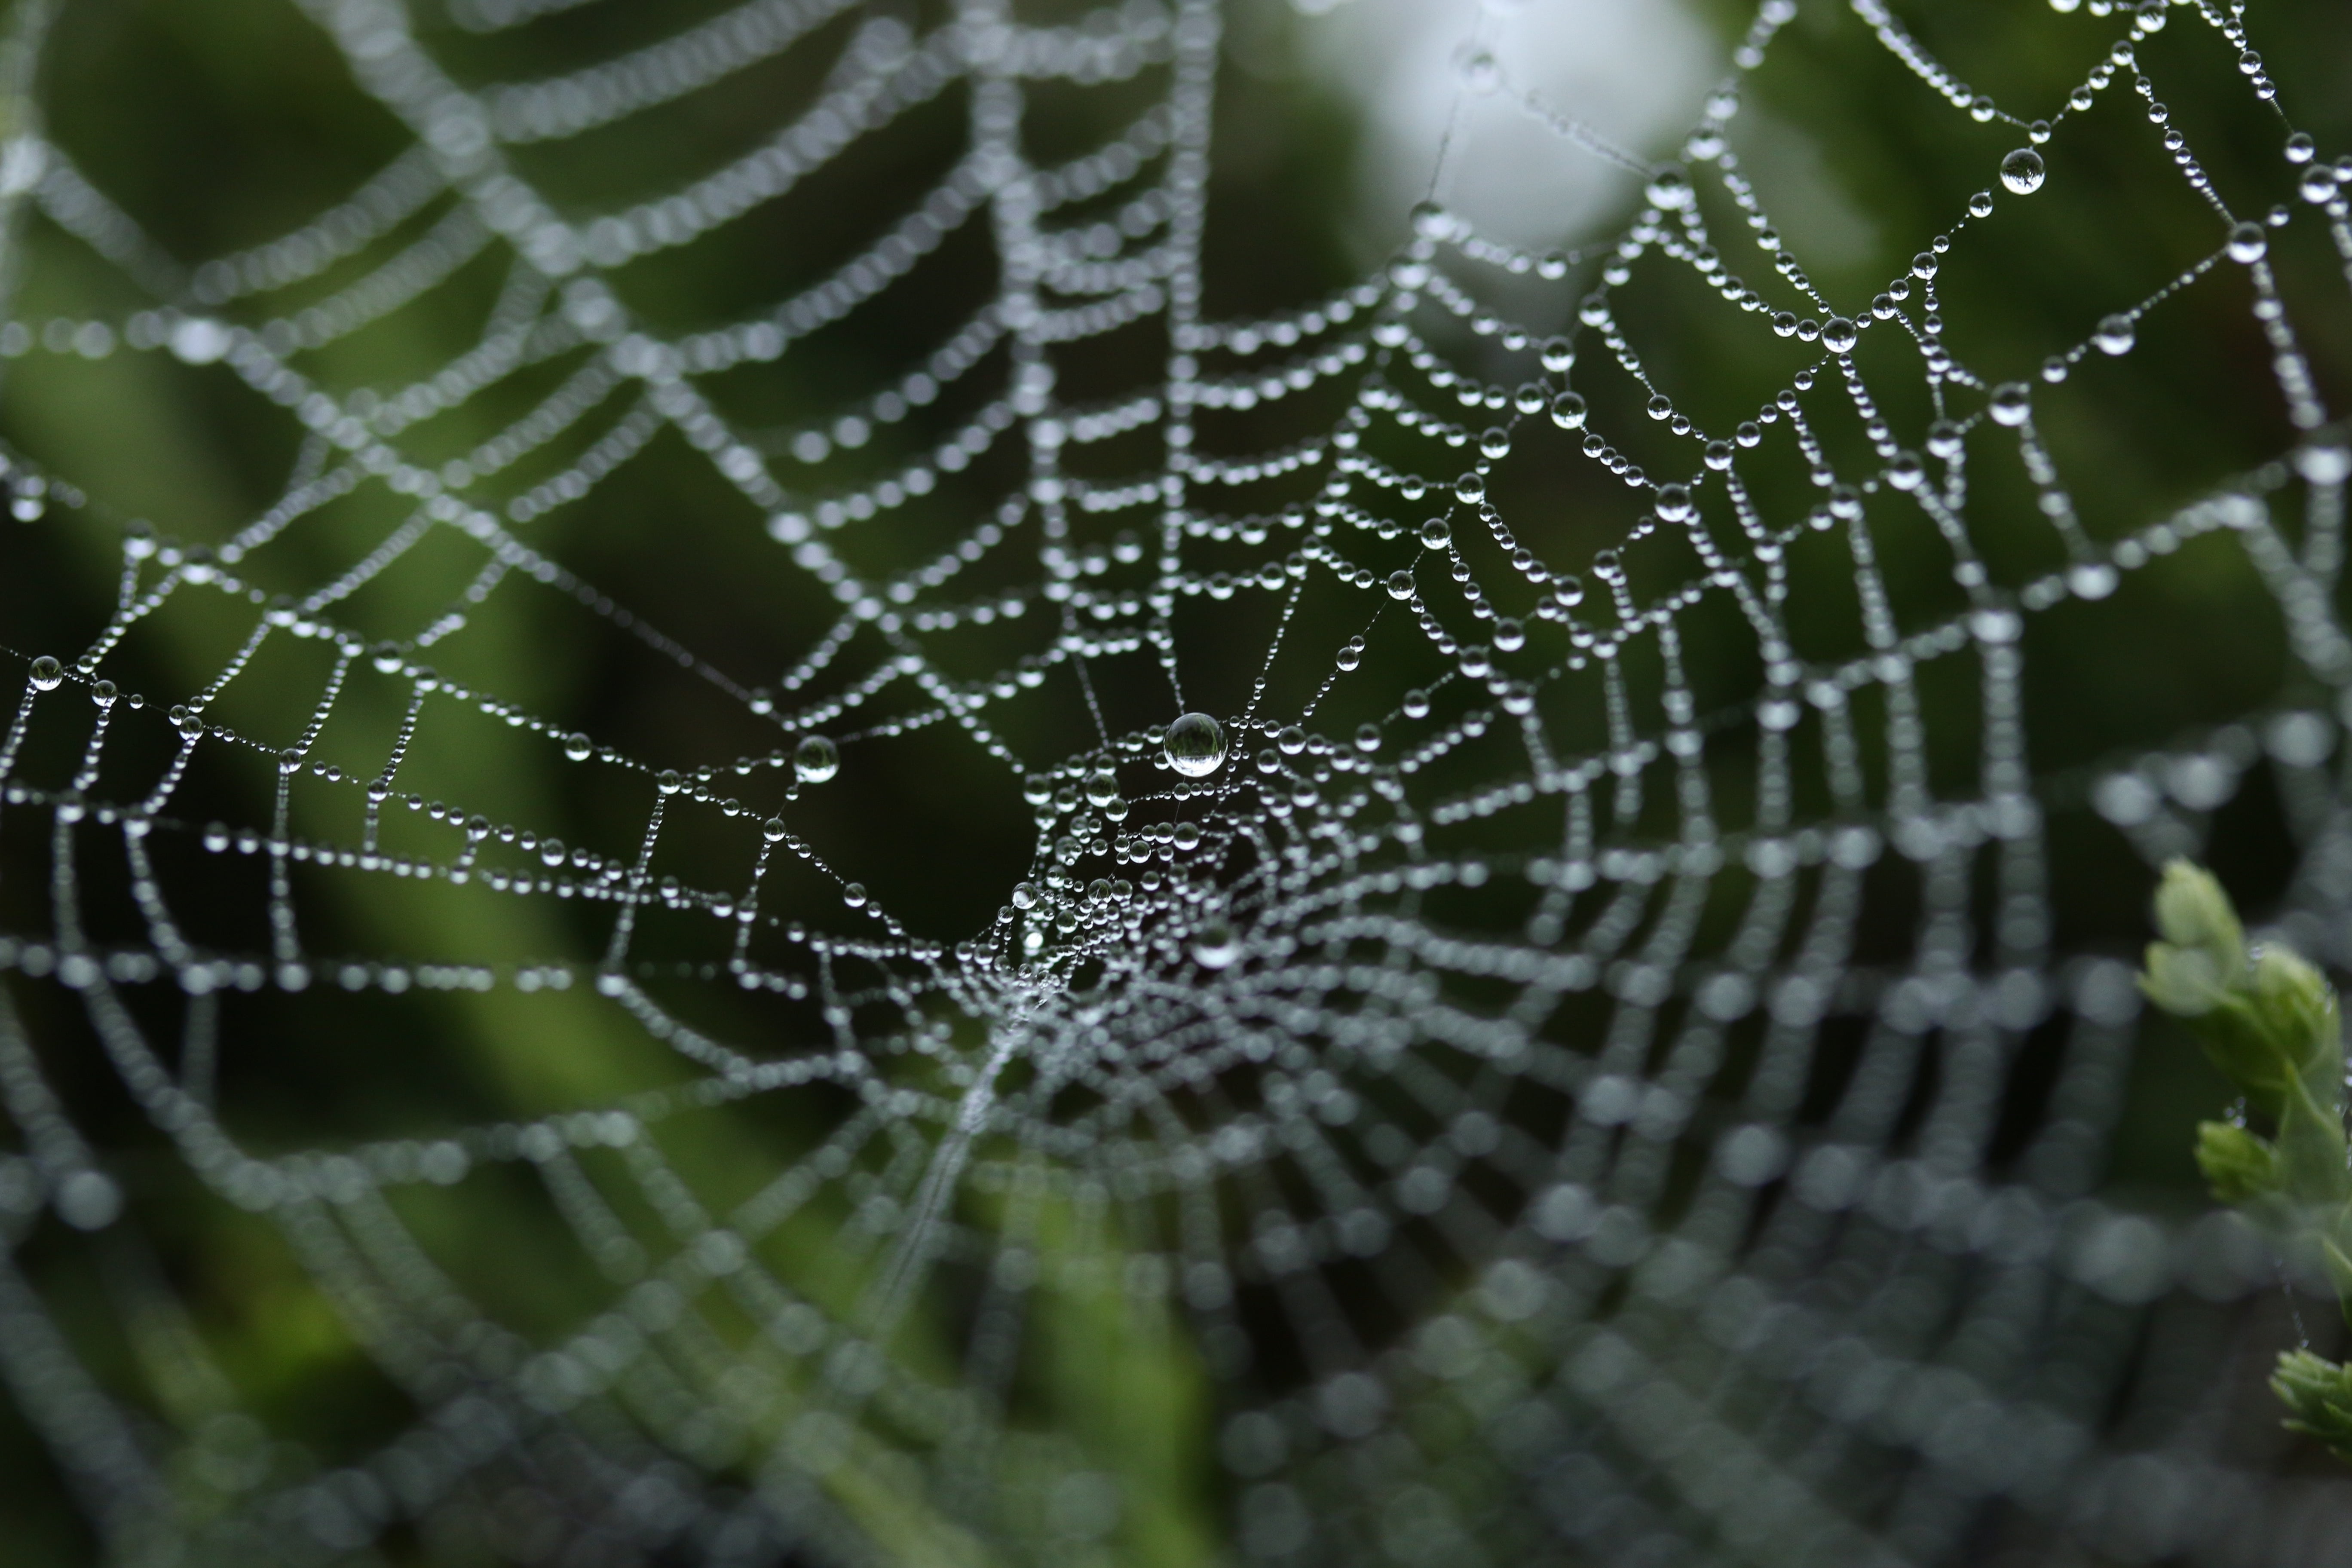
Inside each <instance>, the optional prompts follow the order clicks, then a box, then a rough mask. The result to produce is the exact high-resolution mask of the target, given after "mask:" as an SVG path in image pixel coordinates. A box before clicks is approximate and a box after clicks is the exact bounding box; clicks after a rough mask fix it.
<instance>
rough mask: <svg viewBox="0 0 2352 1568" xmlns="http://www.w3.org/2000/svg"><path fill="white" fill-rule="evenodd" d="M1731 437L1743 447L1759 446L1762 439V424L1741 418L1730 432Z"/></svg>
mask: <svg viewBox="0 0 2352 1568" xmlns="http://www.w3.org/2000/svg"><path fill="white" fill-rule="evenodd" d="M1731 438H1732V439H1733V440H1735V441H1737V442H1738V443H1739V444H1740V445H1741V446H1743V447H1756V446H1760V445H1762V443H1763V440H1764V426H1761V425H1759V424H1757V423H1756V421H1754V420H1753V419H1743V420H1741V421H1740V422H1739V428H1738V429H1737V430H1734V431H1733V432H1732V433H1731Z"/></svg>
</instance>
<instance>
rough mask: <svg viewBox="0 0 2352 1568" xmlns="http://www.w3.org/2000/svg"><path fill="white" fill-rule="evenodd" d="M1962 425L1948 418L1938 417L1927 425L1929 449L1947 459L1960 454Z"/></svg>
mask: <svg viewBox="0 0 2352 1568" xmlns="http://www.w3.org/2000/svg"><path fill="white" fill-rule="evenodd" d="M1960 445H1961V438H1960V427H1959V426H1957V425H1955V424H1953V423H1952V422H1951V421H1950V420H1948V419H1938V420H1937V421H1936V422H1935V423H1934V424H1933V425H1930V426H1927V450H1929V451H1930V452H1933V453H1935V454H1936V456H1937V457H1939V458H1946V459H1949V458H1957V457H1958V456H1959V455H1960Z"/></svg>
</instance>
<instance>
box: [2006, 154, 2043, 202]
mask: <svg viewBox="0 0 2352 1568" xmlns="http://www.w3.org/2000/svg"><path fill="white" fill-rule="evenodd" d="M2046 173H2047V172H2046V171H2045V170H2044V169H2043V167H2042V154H2041V153H2037V152H2035V151H2034V150H2033V149H2032V148H2031V147H2020V148H2019V149H2018V150H2017V151H2016V152H2014V153H2011V154H2010V155H2009V156H2008V157H2006V158H2003V159H2002V160H2001V161H2000V183H2001V184H2004V185H2006V186H2008V187H2009V189H2010V194H2011V195H2020V196H2030V195H2032V194H2033V193H2034V192H2036V191H2038V190H2040V189H2041V188H2042V180H2043V179H2044V178H2045V177H2046Z"/></svg>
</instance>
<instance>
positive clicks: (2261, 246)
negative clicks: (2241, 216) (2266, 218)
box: [2230, 223, 2271, 266]
mask: <svg viewBox="0 0 2352 1568" xmlns="http://www.w3.org/2000/svg"><path fill="white" fill-rule="evenodd" d="M2270 247H2271V237H2270V236H2269V235H2267V234H2264V233H2263V226H2262V225H2260V224H2258V223H2242V224H2240V225H2238V226H2236V227H2235V228H2233V229H2231V231H2230V259H2231V260H2232V261H2237V262H2242V263H2244V264H2246V265H2247V266H2252V264H2253V263H2255V262H2257V261H2260V260H2261V259H2262V258H2263V256H2265V255H2266V254H2268V253H2269V251H2270Z"/></svg>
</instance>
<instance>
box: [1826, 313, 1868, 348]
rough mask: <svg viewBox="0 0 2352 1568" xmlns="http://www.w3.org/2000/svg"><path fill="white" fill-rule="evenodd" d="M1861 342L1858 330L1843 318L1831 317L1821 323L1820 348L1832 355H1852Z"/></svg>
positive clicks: (1860, 334)
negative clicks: (1854, 346)
mask: <svg viewBox="0 0 2352 1568" xmlns="http://www.w3.org/2000/svg"><path fill="white" fill-rule="evenodd" d="M1861 341H1862V333H1861V331H1860V330H1859V329H1857V328H1856V327H1855V326H1854V324H1853V322H1852V321H1848V320H1846V319H1845V318H1844V317H1843V316H1832V317H1831V318H1830V319H1829V320H1828V321H1824V322H1822V347H1823V348H1825V349H1827V350H1829V351H1830V353H1833V354H1843V353H1853V345H1854V344H1856V343H1858V342H1861Z"/></svg>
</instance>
